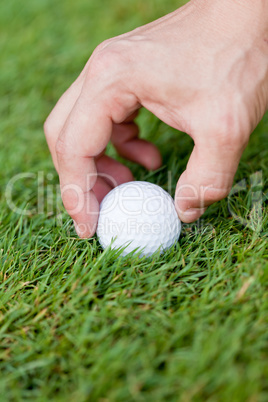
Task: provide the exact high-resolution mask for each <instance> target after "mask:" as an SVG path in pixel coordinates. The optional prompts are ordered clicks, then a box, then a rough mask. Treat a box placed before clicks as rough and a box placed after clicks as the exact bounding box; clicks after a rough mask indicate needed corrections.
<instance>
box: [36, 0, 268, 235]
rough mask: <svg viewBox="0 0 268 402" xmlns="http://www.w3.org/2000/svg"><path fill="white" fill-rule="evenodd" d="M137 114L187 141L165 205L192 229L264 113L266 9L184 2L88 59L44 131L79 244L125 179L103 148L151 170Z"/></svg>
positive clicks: (245, 0) (236, 1)
mask: <svg viewBox="0 0 268 402" xmlns="http://www.w3.org/2000/svg"><path fill="white" fill-rule="evenodd" d="M141 107H145V108H147V109H148V110H150V111H151V112H152V113H153V114H155V115H156V116H157V117H158V118H159V119H161V120H162V121H164V122H165V123H167V124H168V125H170V126H172V127H174V128H176V129H178V130H180V131H184V132H186V133H187V134H189V135H190V136H191V137H192V138H193V140H194V143H195V146H194V149H193V152H192V154H191V156H190V159H189V162H188V165H187V168H186V171H185V172H184V173H183V174H182V175H181V177H180V178H179V181H178V184H177V189H176V195H175V205H176V208H177V212H178V215H179V217H180V218H181V219H182V221H184V222H193V221H194V220H196V219H198V218H199V217H200V216H201V215H202V213H203V212H204V211H205V209H206V208H207V207H208V206H209V205H210V204H212V203H214V202H216V201H218V200H221V199H223V198H224V197H226V196H227V195H228V193H229V191H230V189H231V186H232V183H233V178H234V175H235V172H236V170H237V167H238V163H239V160H240V158H241V155H242V153H243V150H244V149H245V147H246V145H247V143H248V140H249V137H250V134H251V133H252V131H253V130H254V128H255V127H256V126H257V124H258V123H259V121H260V120H261V118H262V117H263V115H264V113H265V112H266V110H267V109H268V0H255V1H254V2H253V1H252V0H192V1H190V2H189V3H188V4H186V5H185V6H184V7H181V8H179V9H178V10H176V11H175V12H173V13H171V14H168V15H167V16H165V17H163V18H161V19H160V20H157V21H154V22H153V23H151V24H148V25H146V26H143V27H140V28H137V29H135V30H134V31H132V32H129V33H126V34H124V35H121V36H119V37H116V38H113V39H110V40H107V41H105V42H104V43H102V44H101V45H100V46H99V47H98V48H97V49H96V50H95V51H94V52H93V54H92V56H91V57H90V59H89V61H88V62H87V64H86V66H85V67H84V69H83V71H82V72H81V74H80V75H79V77H78V78H77V80H76V81H75V82H74V83H73V84H72V85H71V87H70V88H69V89H68V90H67V91H66V92H65V93H64V94H63V95H62V97H61V98H60V100H59V101H58V103H57V104H56V106H55V108H54V109H53V110H52V112H51V114H50V115H49V117H48V118H47V120H46V122H45V126H44V130H45V134H46V138H47V142H48V145H49V149H50V152H51V154H52V158H53V161H54V164H55V167H56V169H57V171H58V174H59V177H60V185H61V191H62V199H63V203H64V206H65V208H66V210H67V212H68V213H69V214H70V216H71V217H72V218H73V219H74V222H75V227H76V231H77V233H78V235H79V236H80V237H83V238H87V237H90V236H92V235H93V234H94V232H95V229H96V224H97V220H98V211H99V202H100V201H101V199H102V198H103V197H104V196H105V194H107V193H108V192H109V191H110V190H111V188H112V187H113V186H114V185H118V184H120V183H123V182H126V181H130V180H132V179H133V176H132V173H131V172H130V171H129V169H127V168H126V167H125V166H124V165H122V164H120V163H119V162H117V161H115V160H112V159H111V158H109V157H108V156H105V154H104V152H105V147H106V145H107V143H108V142H109V141H110V140H111V141H112V143H113V144H114V146H115V147H116V149H117V151H118V152H119V154H121V155H122V156H123V157H125V158H128V159H130V160H132V161H135V162H137V163H140V164H141V165H143V166H145V167H146V168H148V169H157V168H158V167H160V165H161V155H160V153H159V151H158V150H157V149H156V147H155V146H154V145H153V144H150V143H148V142H146V141H144V140H141V139H139V137H138V134H139V130H138V127H137V125H136V124H135V122H134V119H135V117H136V116H137V113H138V110H139V109H140V108H141ZM97 173H98V174H97ZM108 176H109V177H112V180H111V179H109V178H107V177H108Z"/></svg>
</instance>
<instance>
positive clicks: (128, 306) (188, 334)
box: [0, 0, 268, 402]
mask: <svg viewBox="0 0 268 402" xmlns="http://www.w3.org/2000/svg"><path fill="white" fill-rule="evenodd" d="M182 4H183V2H182V1H174V0H170V1H168V2H166V1H163V0H147V1H141V0H129V1H128V2H126V1H123V0H115V1H113V2H108V1H107V0H104V1H102V2H98V1H97V0H87V1H86V0H76V1H75V2H72V1H70V0H67V1H60V2H54V1H51V0H39V1H33V0H28V1H27V2H23V3H22V2H19V1H18V0H10V1H9V2H5V3H3V4H2V5H1V13H0V48H1V73H0V91H1V99H0V115H1V120H0V189H1V195H0V197H1V198H0V206H1V212H0V222H1V226H0V236H1V238H0V253H1V254H0V258H1V272H0V280H1V282H0V369H1V377H0V395H1V396H0V399H1V400H3V401H5V400H28V399H29V400H30V399H33V400H42V401H45V400H49V399H50V400H51V399H52V400H59V401H61V400H62V401H63V400H64V401H74V400H79V401H87V400H89V401H94V400H96V401H102V402H104V401H166V400H170V401H178V400H181V401H192V400H193V401H204V400H206V401H224V402H225V401H226V400H232V401H243V402H244V401H250V402H255V401H267V399H268V382H267V378H268V368H267V367H268V366H267V357H268V353H267V346H268V343H267V342H268V301H267V300H268V298H267V296H268V290H267V280H268V263H267V254H268V253H267V204H265V199H266V198H267V196H266V195H265V193H267V161H268V152H267V131H268V119H267V116H265V118H264V119H263V121H262V122H261V123H260V125H259V126H258V128H257V129H256V131H255V133H254V134H253V135H252V137H251V141H250V144H249V146H248V148H247V150H246V152H245V154H244V156H243V158H242V161H241V164H240V167H239V170H238V172H237V175H236V182H239V180H241V179H243V178H245V179H246V182H247V186H248V187H247V189H246V191H243V192H239V193H237V194H236V195H235V196H234V197H232V207H233V209H234V210H235V211H236V212H237V214H238V215H242V216H243V217H244V218H245V219H247V220H249V219H250V216H251V218H252V214H251V215H250V211H251V203H252V198H254V192H252V188H251V187H250V177H253V176H252V175H253V174H254V173H255V172H256V171H260V172H262V180H263V185H262V186H259V187H260V188H259V190H260V191H262V192H263V209H262V214H263V221H262V226H261V228H260V227H259V226H258V225H255V223H254V221H253V220H251V228H250V227H244V226H242V225H240V223H239V222H238V221H237V220H235V219H233V218H232V217H231V216H230V213H229V211H228V207H227V201H226V200H224V201H222V202H220V203H217V204H216V205H214V206H212V207H211V208H210V209H209V210H208V212H207V213H206V215H205V218H204V220H203V221H202V222H201V223H199V224H198V225H193V226H185V227H184V231H183V236H182V238H181V240H180V245H179V246H178V247H175V248H174V249H172V250H171V251H170V252H169V253H166V254H165V255H164V256H155V258H154V259H153V260H151V261H148V260H146V259H138V260H137V259H136V258H135V256H130V257H128V258H126V259H123V260H122V259H116V255H115V254H114V253H113V252H111V251H109V250H108V251H107V252H105V253H103V252H102V251H101V250H100V248H99V245H98V242H97V240H96V239H95V238H94V239H92V240H90V241H84V240H79V239H77V238H76V236H75V234H74V231H73V228H72V227H71V225H70V222H69V219H68V216H67V215H66V214H65V213H64V210H63V208H62V206H61V203H60V201H59V199H58V191H57V183H58V180H57V176H56V174H55V172H54V168H53V164H52V161H51V159H50V155H49V152H48V149H47V145H46V142H45V139H44V135H43V129H42V125H43V122H44V120H45V118H46V117H47V115H48V114H49V112H50V110H51V109H52V107H53V106H54V104H55V103H56V101H57V100H58V98H59V97H60V95H61V94H62V93H63V91H64V90H65V89H66V88H67V87H68V86H69V85H70V84H71V83H72V82H73V80H74V79H75V78H76V77H77V75H78V74H79V72H80V70H81V69H82V67H83V65H84V64H85V62H86V61H87V59H88V58H89V56H90V54H91V52H92V51H93V50H94V48H95V47H96V46H97V45H98V44H99V43H100V42H102V41H103V40H105V39H107V38H109V37H112V36H115V35H118V34H121V33H123V32H126V31H129V30H131V29H133V28H135V27H137V26H139V25H142V24H146V23H148V22H150V21H152V20H154V19H156V18H158V17H160V16H162V15H164V14H166V13H167V12H170V11H172V10H174V9H176V8H177V7H178V6H179V5H182ZM139 122H140V126H141V132H142V135H143V136H144V137H146V138H148V139H151V140H153V141H155V143H156V144H157V145H158V146H159V147H160V149H161V151H162V153H163V158H164V167H163V169H161V170H160V171H159V172H157V173H150V172H146V171H145V170H144V169H142V168H140V167H138V166H136V165H134V164H131V163H128V165H129V166H130V167H131V168H132V169H133V171H134V174H135V176H136V178H137V179H139V180H149V181H152V182H155V183H158V184H160V185H162V186H163V187H164V188H166V189H167V188H168V187H169V183H168V181H169V179H170V180H171V188H172V191H174V188H175V185H176V180H177V178H178V177H179V175H180V174H181V173H182V171H183V169H184V167H185V164H186V163H187V159H188V157H189V154H190V152H191V148H192V141H191V140H190V139H189V137H188V136H186V135H185V134H182V133H180V134H178V133H176V132H175V130H173V129H171V128H169V127H167V126H166V125H164V124H163V123H161V122H159V121H158V120H157V119H156V118H155V117H154V116H152V115H150V114H149V113H148V112H146V111H143V112H142V113H141V116H140V117H139ZM109 152H111V153H112V154H113V150H112V149H109ZM168 171H172V175H171V177H169V179H168ZM21 172H30V174H32V177H28V178H27V179H24V180H21V181H18V182H17V183H16V186H14V191H13V200H14V203H15V204H16V206H17V207H20V208H22V209H23V208H27V209H31V210H32V212H31V214H30V215H28V216H20V215H19V214H17V213H14V212H12V211H11V210H10V208H9V207H8V205H7V200H6V194H5V190H6V186H7V184H8V182H9V181H10V179H11V178H12V177H14V175H17V174H19V173H21ZM38 172H39V173H38ZM40 183H41V184H42V183H43V184H44V187H45V188H44V195H45V206H44V210H42V211H41V212H40V211H39V212H40V213H38V211H34V208H36V206H37V202H38V191H39V187H40ZM38 184H39V187H38ZM265 197H266V198H265ZM56 203H57V205H58V209H57V210H55V204H56ZM252 229H254V230H252Z"/></svg>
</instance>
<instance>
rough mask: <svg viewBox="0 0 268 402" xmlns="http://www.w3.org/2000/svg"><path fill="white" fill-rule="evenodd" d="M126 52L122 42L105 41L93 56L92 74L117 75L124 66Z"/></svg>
mask: <svg viewBox="0 0 268 402" xmlns="http://www.w3.org/2000/svg"><path fill="white" fill-rule="evenodd" d="M123 54H124V51H123V49H122V44H121V41H109V40H108V41H105V42H103V43H101V44H100V45H99V46H98V47H97V48H96V49H95V51H94V52H93V54H92V56H91V63H90V68H89V73H90V74H97V75H102V76H103V74H105V73H106V74H109V75H111V73H115V72H116V71H118V70H119V69H120V70H121V68H122V67H123V65H124V60H123V59H124V57H123Z"/></svg>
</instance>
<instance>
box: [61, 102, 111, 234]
mask: <svg viewBox="0 0 268 402" xmlns="http://www.w3.org/2000/svg"><path fill="white" fill-rule="evenodd" d="M104 109H105V107H104V105H103V103H101V102H96V101H94V100H92V99H85V98H83V97H82V96H80V97H79V98H78V99H77V101H76V103H75V105H74V107H73V109H72V111H71V113H70V114H69V116H68V119H67V121H66V123H65V125H64V127H63V130H62V132H61V134H60V136H59V139H58V141H57V144H56V153H57V160H58V170H59V178H60V188H61V195H62V201H63V204H64V207H65V208H66V211H67V212H68V214H69V215H70V216H71V217H72V219H73V220H74V224H75V228H76V231H77V234H78V235H79V236H80V237H83V238H87V237H91V236H92V235H93V234H94V233H95V230H96V225H97V221H98V212H99V205H98V201H97V199H96V197H95V194H94V193H93V191H92V188H93V186H94V184H95V182H96V179H97V170H96V166H95V162H94V157H95V156H97V155H98V154H99V153H101V152H102V151H103V150H104V149H105V147H106V145H107V143H108V141H109V139H110V137H111V132H112V119H111V118H110V117H109V116H108V115H107V111H105V110H104ZM105 112H106V113H105Z"/></svg>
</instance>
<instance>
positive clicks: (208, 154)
mask: <svg viewBox="0 0 268 402" xmlns="http://www.w3.org/2000/svg"><path fill="white" fill-rule="evenodd" d="M243 149H244V144H243V142H242V141H238V140H235V141H234V140H233V139H229V140H227V138H226V139H224V140H223V141H222V139H221V140H219V138H218V139H217V138H215V135H214V138H213V137H212V139H211V137H207V136H206V140H203V141H199V142H196V143H195V146H194V149H193V152H192V154H191V156H190V159H189V162H188V164H187V168H186V170H185V172H184V173H183V174H182V175H181V177H180V179H179V181H178V183H177V188H176V194H175V205H176V209H177V212H178V215H179V217H180V219H181V220H182V221H183V222H185V223H190V222H194V221H195V220H197V219H199V218H200V216H201V215H202V214H203V213H204V212H205V210H206V209H207V207H208V206H209V205H211V204H213V203H214V202H216V201H219V200H221V199H223V198H225V197H226V196H227V195H228V194H229V192H230V190H231V187H232V184H233V179H234V175H235V173H236V170H237V167H238V164H239V160H240V158H241V155H242V153H243Z"/></svg>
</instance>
